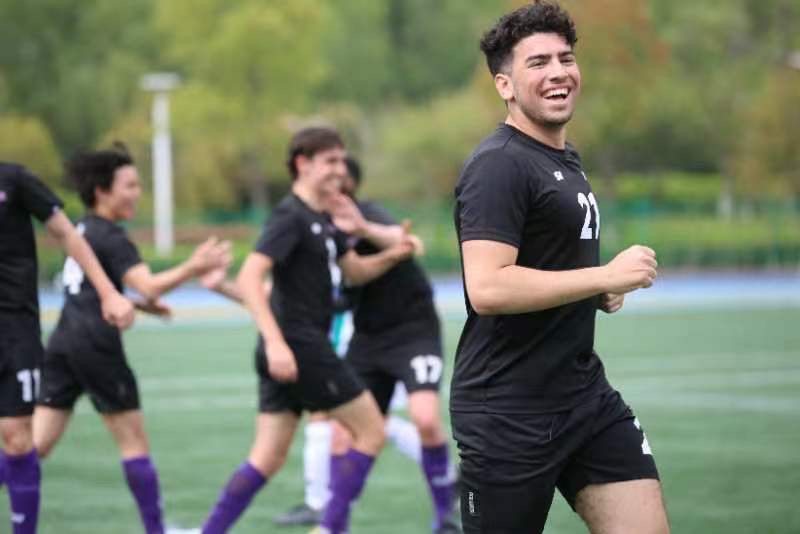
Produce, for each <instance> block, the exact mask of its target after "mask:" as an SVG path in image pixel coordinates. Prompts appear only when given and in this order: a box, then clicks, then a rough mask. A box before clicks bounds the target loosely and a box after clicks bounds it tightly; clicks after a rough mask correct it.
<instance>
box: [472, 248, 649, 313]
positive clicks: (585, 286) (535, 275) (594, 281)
mask: <svg viewBox="0 0 800 534" xmlns="http://www.w3.org/2000/svg"><path fill="white" fill-rule="evenodd" d="M461 251H462V254H463V259H464V279H465V283H466V289H467V295H468V296H469V300H470V302H471V304H472V307H473V308H474V309H475V311H476V312H477V313H478V314H480V315H506V314H517V313H528V312H533V311H539V310H546V309H549V308H555V307H557V306H562V305H564V304H569V303H572V302H577V301H580V300H583V299H586V298H589V297H593V296H595V295H600V294H603V293H617V294H624V293H628V292H630V291H634V290H636V289H639V288H643V287H650V286H651V285H652V284H653V280H654V279H655V277H656V267H657V263H656V260H655V252H654V251H653V250H652V249H649V248H647V247H643V246H640V245H635V246H633V247H631V248H629V249H627V250H625V251H623V252H621V253H620V254H618V255H617V256H616V257H615V258H614V259H613V260H612V261H611V262H609V263H608V264H607V265H603V266H600V267H587V268H585V269H575V270H569V271H543V270H538V269H531V268H528V267H522V266H519V265H516V261H517V249H516V248H515V247H513V246H511V245H508V244H505V243H500V242H496V241H484V240H475V241H465V242H464V243H462V245H461Z"/></svg>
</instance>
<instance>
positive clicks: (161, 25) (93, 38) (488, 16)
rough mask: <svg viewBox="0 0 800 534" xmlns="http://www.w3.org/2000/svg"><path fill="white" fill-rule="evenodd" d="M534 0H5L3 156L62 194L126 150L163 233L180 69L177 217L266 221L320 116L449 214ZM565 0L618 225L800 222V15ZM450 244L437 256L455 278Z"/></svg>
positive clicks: (583, 115) (387, 196) (384, 172)
mask: <svg viewBox="0 0 800 534" xmlns="http://www.w3.org/2000/svg"><path fill="white" fill-rule="evenodd" d="M522 3H524V1H523V0H497V1H492V2H486V1H483V0H440V1H437V2H430V1H425V0H380V1H375V2H363V1H361V0H336V1H334V0H297V1H294V2H283V1H280V0H170V1H168V2H167V1H165V2H153V1H152V0H144V1H142V0H120V1H118V2H103V1H101V0H86V1H81V2H78V1H77V0H58V1H55V0H41V1H37V2H18V1H12V0H0V12H2V13H3V17H2V18H0V106H2V108H3V115H2V116H0V144H2V149H0V157H4V158H6V159H15V160H19V161H21V162H23V163H26V164H27V165H28V166H30V167H31V168H33V169H34V170H35V171H36V172H38V173H39V174H41V175H42V176H43V177H45V179H46V180H50V182H49V183H50V184H51V185H54V186H55V185H58V184H57V177H58V176H60V174H61V172H60V164H59V163H58V159H62V158H64V157H65V156H68V155H70V154H71V153H72V152H73V151H74V150H76V149H79V148H87V147H91V146H97V145H107V144H108V143H109V142H110V141H111V140H114V139H120V140H123V141H125V142H126V143H127V144H128V145H129V147H130V149H131V150H132V152H133V153H134V155H135V156H136V160H137V163H138V165H139V170H140V173H141V175H142V177H143V179H144V180H143V181H144V185H145V197H144V199H143V202H142V209H141V212H142V213H141V217H140V218H141V220H145V221H146V220H149V218H150V212H151V211H152V210H151V205H152V198H151V196H150V190H151V187H150V180H149V174H150V168H151V162H150V156H149V154H150V136H151V125H150V123H149V121H150V118H149V112H150V102H151V97H150V95H147V94H145V93H144V92H142V91H141V90H140V89H139V87H138V83H139V80H140V77H141V75H142V74H144V73H146V72H149V71H154V70H174V71H176V72H178V73H180V74H181V76H182V79H183V85H182V87H181V88H180V89H178V90H177V91H175V93H174V95H173V97H172V99H171V106H172V126H173V133H174V161H175V193H176V200H177V210H178V217H179V219H180V218H186V217H189V216H200V215H201V214H202V213H203V212H205V211H213V212H214V213H216V214H217V216H218V217H222V216H220V215H219V214H221V213H225V212H227V213H228V214H230V213H235V212H243V213H245V212H247V213H264V212H265V210H266V208H267V206H268V205H269V204H271V203H273V201H274V200H275V199H276V198H277V197H279V196H280V195H281V194H282V193H283V192H285V190H286V189H287V188H288V186H289V180H288V175H287V172H286V170H285V168H284V158H285V155H284V152H285V145H286V141H287V140H288V138H289V136H290V135H291V133H292V132H293V131H295V130H296V129H297V128H300V127H302V126H305V125H309V124H313V123H320V122H323V123H329V124H333V125H335V126H337V127H339V128H340V129H342V131H343V132H344V135H345V138H346V139H347V143H348V147H349V148H350V150H351V151H352V152H354V153H355V154H357V155H358V156H360V157H361V158H362V160H363V161H364V163H365V169H366V175H367V179H366V185H365V192H366V193H367V194H368V195H369V196H372V197H375V198H377V199H381V200H394V201H400V202H404V203H406V204H408V203H414V204H416V205H418V206H434V207H433V208H431V209H432V210H433V211H435V212H438V211H441V209H440V207H441V206H443V205H444V206H447V205H449V203H450V202H451V198H452V197H451V195H452V188H453V185H454V183H455V180H456V178H457V176H458V173H459V170H460V168H461V165H462V163H463V161H464V159H465V158H466V157H467V156H468V154H469V153H470V151H471V150H472V149H473V148H474V146H475V144H476V143H477V142H478V141H479V140H480V139H481V138H482V137H484V136H485V135H486V134H488V133H489V132H490V131H491V129H492V128H493V126H494V124H495V123H496V122H497V121H499V120H502V118H503V116H504V113H505V109H504V107H503V104H502V102H501V101H500V99H499V97H498V96H497V95H496V92H495V90H494V87H493V85H492V81H491V77H490V76H489V74H488V72H486V68H485V66H484V65H483V58H482V57H481V55H480V53H479V51H478V48H477V43H478V39H479V37H480V35H481V33H482V32H483V31H485V30H486V29H488V27H489V26H490V25H491V23H492V21H493V20H495V19H496V18H497V17H499V16H500V15H501V14H503V13H505V12H506V11H507V10H508V9H509V7H511V6H512V5H521V4H522ZM563 3H564V5H565V6H566V7H568V8H569V9H570V10H571V12H572V14H573V15H574V17H575V18H576V20H577V23H578V32H579V36H580V40H579V43H578V48H577V51H578V59H579V63H580V65H581V68H582V73H583V94H582V96H581V100H580V102H579V107H578V112H577V114H576V116H575V118H574V120H573V122H572V123H571V125H570V138H571V139H573V140H574V142H575V144H576V145H577V147H578V149H579V150H580V152H581V154H582V156H583V160H584V164H585V166H586V168H587V169H588V173H589V174H590V176H592V177H593V178H597V179H595V180H594V183H595V186H596V188H597V189H598V190H600V191H601V192H602V193H603V194H604V195H605V196H606V198H609V199H614V201H615V202H617V203H618V206H619V207H618V209H619V211H620V213H623V214H626V215H637V214H641V213H666V214H671V215H674V214H676V213H679V212H686V213H694V214H703V216H704V217H705V216H708V217H713V215H711V213H712V212H713V210H714V209H715V206H716V205H720V206H722V205H725V204H726V202H728V205H730V206H732V207H731V208H730V209H728V210H722V211H724V213H727V214H731V213H737V211H738V212H741V211H742V209H743V208H746V207H747V206H750V205H753V206H756V207H755V208H754V210H755V211H756V212H757V213H759V214H760V215H759V216H761V214H762V212H764V209H765V208H764V206H767V204H766V203H765V202H764V200H763V199H764V198H769V199H772V200H771V202H774V203H782V204H783V205H785V207H786V208H787V209H795V210H796V209H797V206H798V198H799V197H800V194H799V193H798V192H800V176H799V175H798V169H800V161H798V159H797V157H798V151H797V150H796V147H795V144H796V143H795V140H796V139H797V138H800V118H798V116H797V110H798V109H800V108H798V106H797V105H796V102H798V101H800V93H798V90H800V89H799V88H800V81H798V73H797V72H796V71H793V70H791V69H790V68H789V67H787V58H788V57H789V55H790V53H791V52H792V51H793V50H797V49H800V33H798V32H797V31H796V28H797V27H798V26H800V4H798V3H797V2H795V1H793V0H698V1H696V2H692V3H686V2H674V1H671V0H606V1H604V2H597V1H593V0H564V2H563ZM637 176H641V177H642V178H641V179H640V178H637ZM59 192H60V193H61V194H65V192H64V191H63V190H60V191H59ZM65 199H66V200H67V203H68V209H69V210H70V213H71V214H72V213H78V214H79V213H80V208H79V206H77V203H76V202H75V200H74V197H72V195H69V194H65ZM776 199H777V200H776ZM730 201H733V203H732V204H731V203H730ZM737 202H738V203H739V204H740V205H739V207H737V206H736V203H737ZM776 205H777V204H776ZM792 206H794V208H792ZM706 214H708V215H706ZM226 217H228V216H226ZM222 218H225V217H222ZM417 218H420V219H421V220H424V217H417ZM430 219H431V220H438V216H432V217H430ZM425 224H427V223H425ZM436 224H442V225H443V226H441V227H436V226H434V223H431V226H430V231H429V234H430V235H429V237H428V238H429V239H432V240H434V241H435V240H436V239H439V238H438V237H435V236H440V237H441V239H443V240H446V239H451V238H452V235H451V230H450V229H449V228H448V226H449V220H448V221H446V222H441V221H440V222H437V223H436ZM720 224H725V221H722V222H720ZM426 231H427V230H426ZM437 248H438V247H437V246H434V249H437ZM450 248H452V247H450ZM450 248H448V249H447V250H448V252H447V253H446V254H445V253H443V254H441V255H440V256H436V255H435V256H434V257H436V258H443V259H441V261H440V260H438V259H426V261H428V262H430V263H431V265H436V266H437V267H438V266H442V267H444V266H445V265H454V263H453V261H452V260H453V258H455V257H456V256H454V255H453V254H452V252H451V251H450ZM443 250H445V248H444V246H443ZM445 258H446V259H445ZM687 261H689V260H687ZM703 261H705V260H703ZM448 262H449V263H448Z"/></svg>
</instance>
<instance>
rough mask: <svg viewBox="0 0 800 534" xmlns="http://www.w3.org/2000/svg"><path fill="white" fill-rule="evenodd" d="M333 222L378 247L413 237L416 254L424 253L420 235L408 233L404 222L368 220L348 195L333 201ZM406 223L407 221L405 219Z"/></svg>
mask: <svg viewBox="0 0 800 534" xmlns="http://www.w3.org/2000/svg"><path fill="white" fill-rule="evenodd" d="M331 205H332V208H331V210H330V211H331V216H332V218H333V223H334V224H335V225H336V226H337V227H338V228H339V229H340V230H341V231H342V232H345V233H347V234H350V235H352V236H354V237H357V238H359V239H365V240H367V241H369V242H370V243H372V244H373V245H375V246H376V247H378V248H379V249H386V248H389V247H392V246H394V245H397V244H398V243H400V242H401V241H403V240H405V239H411V241H412V243H413V245H414V254H416V255H418V256H421V255H422V254H423V253H424V250H425V248H424V244H423V242H422V239H420V238H419V236H416V235H413V234H408V233H407V231H405V230H404V229H403V225H402V224H382V223H379V222H374V221H370V220H368V219H367V218H366V217H364V215H363V214H362V213H361V210H360V209H359V208H358V205H357V204H356V203H355V202H354V201H353V199H352V198H350V197H348V196H347V195H337V196H336V197H335V198H334V199H333V200H332V202H331ZM403 222H404V224H405V221H403Z"/></svg>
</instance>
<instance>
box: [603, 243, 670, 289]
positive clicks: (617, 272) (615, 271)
mask: <svg viewBox="0 0 800 534" xmlns="http://www.w3.org/2000/svg"><path fill="white" fill-rule="evenodd" d="M657 268H658V262H657V261H656V253H655V251H654V250H653V249H651V248H650V247H645V246H642V245H634V246H632V247H630V248H627V249H625V250H623V251H622V252H620V253H619V254H617V255H616V256H615V257H614V259H613V260H611V261H610V262H608V264H606V266H605V271H606V273H605V274H606V279H605V283H606V292H608V293H620V294H624V293H630V292H631V291H634V290H636V289H640V288H645V287H650V286H652V285H653V282H654V281H655V279H656V276H657V274H658V272H657Z"/></svg>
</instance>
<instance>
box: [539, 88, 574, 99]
mask: <svg viewBox="0 0 800 534" xmlns="http://www.w3.org/2000/svg"><path fill="white" fill-rule="evenodd" d="M571 92H572V91H571V90H570V89H568V88H566V87H561V88H558V89H550V90H549V91H545V93H544V95H543V96H544V98H545V99H546V100H566V99H567V97H569V95H570V93H571Z"/></svg>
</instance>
